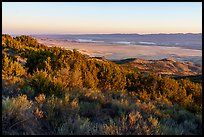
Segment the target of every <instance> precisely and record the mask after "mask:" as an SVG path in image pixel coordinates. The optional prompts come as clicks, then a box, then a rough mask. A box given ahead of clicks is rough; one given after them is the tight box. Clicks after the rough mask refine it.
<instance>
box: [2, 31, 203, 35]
mask: <svg viewBox="0 0 204 137" xmlns="http://www.w3.org/2000/svg"><path fill="white" fill-rule="evenodd" d="M3 34H8V35H110V34H119V35H124V34H125V35H151V34H202V32H196V33H193V32H187V33H182V32H178V33H39V34H36V33H31V34H23V33H2V35H3Z"/></svg>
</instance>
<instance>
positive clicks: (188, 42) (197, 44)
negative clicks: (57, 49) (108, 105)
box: [31, 33, 202, 50]
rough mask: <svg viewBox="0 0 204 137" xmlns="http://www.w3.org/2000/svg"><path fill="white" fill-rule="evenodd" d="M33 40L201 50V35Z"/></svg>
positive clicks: (53, 36)
mask: <svg viewBox="0 0 204 137" xmlns="http://www.w3.org/2000/svg"><path fill="white" fill-rule="evenodd" d="M31 36H32V37H35V38H43V39H53V40H62V41H73V42H96V43H97V42H100V43H101V42H104V43H117V44H127V45H129V44H133V45H151V46H174V47H182V48H188V49H197V50H202V33H175V34H163V33H161V34H39V35H31Z"/></svg>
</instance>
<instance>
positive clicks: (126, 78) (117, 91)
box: [2, 34, 202, 135]
mask: <svg viewBox="0 0 204 137" xmlns="http://www.w3.org/2000/svg"><path fill="white" fill-rule="evenodd" d="M2 64H3V67H2V131H3V134H15V135H16V134H18V135H22V134H48V135H54V134H60V135H61V134H62V135H63V134H66V135H72V134H74V135H81V134H86V135H90V134H91V135H112V134H116V135H129V134H131V135H177V134H178V135H187V134H188V135H192V134H202V83H194V82H192V81H191V80H189V79H187V78H184V79H172V78H170V77H168V76H166V77H161V75H157V74H148V75H143V74H142V73H140V72H139V71H135V70H131V68H126V67H123V66H119V65H117V64H115V63H112V62H109V61H105V60H100V59H97V58H91V57H89V56H86V55H83V54H80V53H79V52H78V51H76V50H73V51H71V50H65V49H63V48H60V47H47V46H45V45H42V44H39V43H38V42H37V41H36V40H35V39H33V38H31V37H29V36H18V37H15V38H13V37H11V36H10V35H6V34H4V35H2Z"/></svg>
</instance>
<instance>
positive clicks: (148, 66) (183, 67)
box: [113, 58, 202, 76]
mask: <svg viewBox="0 0 204 137" xmlns="http://www.w3.org/2000/svg"><path fill="white" fill-rule="evenodd" d="M113 62H115V63H117V64H121V65H122V66H127V67H130V68H133V69H136V70H139V71H142V72H153V73H156V74H165V75H179V76H188V75H198V74H201V73H202V67H201V66H198V65H195V64H193V63H192V62H186V63H185V62H179V61H177V60H175V59H173V58H165V59H162V60H143V59H135V58H131V59H125V60H119V61H113Z"/></svg>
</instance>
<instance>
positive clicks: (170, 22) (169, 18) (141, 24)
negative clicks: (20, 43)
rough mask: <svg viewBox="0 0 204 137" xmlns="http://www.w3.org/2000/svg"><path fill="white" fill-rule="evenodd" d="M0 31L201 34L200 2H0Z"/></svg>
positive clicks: (29, 32)
mask: <svg viewBox="0 0 204 137" xmlns="http://www.w3.org/2000/svg"><path fill="white" fill-rule="evenodd" d="M2 33H9V34H40V33H41V34H50V33H59V34H65V33H66V34H75V33H77V34H78V33H202V3H201V2H181V3H179V2H163V3H162V2H152V3H151V2H144V3H143V2H126V3H124V2H44V3H43V2H18V3H17V2H16V3H15V2H3V3H2Z"/></svg>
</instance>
